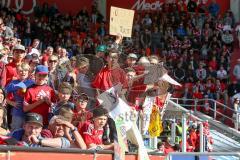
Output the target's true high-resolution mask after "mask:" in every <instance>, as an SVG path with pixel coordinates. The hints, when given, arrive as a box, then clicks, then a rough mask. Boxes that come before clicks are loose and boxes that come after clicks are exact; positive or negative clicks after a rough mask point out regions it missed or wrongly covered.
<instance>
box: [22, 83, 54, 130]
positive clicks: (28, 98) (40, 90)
mask: <svg viewBox="0 0 240 160" xmlns="http://www.w3.org/2000/svg"><path fill="white" fill-rule="evenodd" d="M41 97H48V98H49V99H50V100H51V102H55V101H56V98H55V93H54V90H53V89H52V88H51V87H49V86H48V85H42V86H38V85H35V86H33V87H32V88H29V89H28V90H27V92H26V94H25V96H24V104H33V103H35V102H37V101H38V100H39V99H40V98H41ZM50 107H51V106H50V105H49V104H47V103H46V102H43V103H41V104H40V105H38V106H37V107H35V108H33V109H32V110H30V111H29V112H33V113H38V114H40V115H42V117H43V124H44V125H47V124H48V113H49V108H50Z"/></svg>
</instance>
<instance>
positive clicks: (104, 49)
mask: <svg viewBox="0 0 240 160" xmlns="http://www.w3.org/2000/svg"><path fill="white" fill-rule="evenodd" d="M106 50H107V46H106V45H99V46H97V48H96V51H97V52H106Z"/></svg>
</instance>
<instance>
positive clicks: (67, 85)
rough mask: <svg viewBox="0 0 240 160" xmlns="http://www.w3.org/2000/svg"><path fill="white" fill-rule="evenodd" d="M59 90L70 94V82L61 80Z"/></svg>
mask: <svg viewBox="0 0 240 160" xmlns="http://www.w3.org/2000/svg"><path fill="white" fill-rule="evenodd" d="M59 92H60V93H63V94H72V86H71V84H70V83H68V82H63V83H62V84H61V85H60V86H59Z"/></svg>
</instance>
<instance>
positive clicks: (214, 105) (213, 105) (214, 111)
mask: <svg viewBox="0 0 240 160" xmlns="http://www.w3.org/2000/svg"><path fill="white" fill-rule="evenodd" d="M171 100H172V101H174V102H176V103H177V104H179V105H181V106H183V107H185V108H191V107H193V108H191V109H194V111H195V112H196V111H197V108H198V107H200V110H203V109H204V108H205V104H204V103H205V102H208V103H209V108H208V109H209V111H210V112H211V113H208V114H207V115H208V116H211V117H212V118H213V119H214V120H216V119H217V116H218V115H220V116H221V117H222V118H221V120H222V121H224V120H226V119H228V120H230V121H231V122H232V123H233V124H234V125H235V127H234V128H235V129H236V130H238V128H239V116H240V114H239V113H238V112H236V111H235V110H234V109H232V108H230V107H228V106H227V105H225V104H222V103H220V102H218V101H216V100H214V99H186V98H171ZM218 109H222V111H223V113H221V112H219V111H218ZM227 110H228V111H230V112H232V114H235V115H236V117H235V118H233V117H232V116H231V117H230V116H228V115H226V114H225V113H226V112H225V111H227ZM202 113H204V112H202Z"/></svg>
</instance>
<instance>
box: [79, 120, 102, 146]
mask: <svg viewBox="0 0 240 160" xmlns="http://www.w3.org/2000/svg"><path fill="white" fill-rule="evenodd" d="M80 133H81V135H82V137H83V140H84V142H85V143H86V145H87V146H88V147H89V145H90V144H96V145H101V144H103V142H102V136H103V129H98V130H96V129H94V125H93V124H92V123H90V122H86V123H84V125H83V126H82V128H81V132H80Z"/></svg>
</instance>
